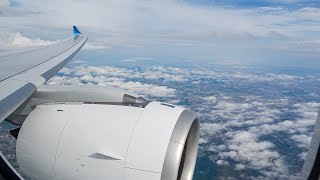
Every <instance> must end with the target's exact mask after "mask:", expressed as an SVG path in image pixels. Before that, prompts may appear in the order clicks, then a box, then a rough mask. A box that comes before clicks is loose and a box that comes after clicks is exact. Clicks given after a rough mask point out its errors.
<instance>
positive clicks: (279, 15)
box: [0, 0, 320, 68]
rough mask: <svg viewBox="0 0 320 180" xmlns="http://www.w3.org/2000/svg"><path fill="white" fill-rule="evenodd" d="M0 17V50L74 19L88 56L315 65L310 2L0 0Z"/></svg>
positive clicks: (47, 37) (317, 44)
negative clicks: (87, 38) (83, 35)
mask: <svg viewBox="0 0 320 180" xmlns="http://www.w3.org/2000/svg"><path fill="white" fill-rule="evenodd" d="M0 15H1V16H0V23H1V26H0V32H1V35H0V48H2V49H6V48H16V47H25V46H34V45H46V44H50V43H52V42H55V41H56V40H57V39H64V38H66V37H68V36H70V35H71V33H72V31H71V26H72V25H77V26H78V27H79V29H80V31H82V32H83V33H84V34H86V35H87V36H88V37H89V41H88V43H87V45H86V46H85V48H84V49H85V50H87V51H89V52H92V53H91V54H90V53H88V56H97V54H98V55H99V56H100V58H103V59H105V60H108V58H109V59H112V58H114V59H126V58H149V59H155V60H161V61H170V60H176V61H192V62H197V61H199V62H219V63H227V64H228V63H232V64H236V63H240V64H241V63H251V64H257V65H268V64H275V65H277V64H279V65H283V66H295V67H300V66H307V67H313V68H314V67H315V66H317V65H320V63H319V60H318V59H319V53H320V26H319V24H320V3H319V2H318V1H316V0H257V1H250V0H228V1H222V0H199V1H198V0H197V1H196V0H161V1H152V0H149V1H148V0H120V1H119V0H108V1H100V0H91V1H85V0H79V1H72V0H56V1H47V0H42V1H34V0H24V1H16V0H10V1H8V0H0ZM99 53H100V54H99ZM92 54H94V55H92ZM93 63H94V62H93Z"/></svg>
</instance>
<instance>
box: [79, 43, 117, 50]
mask: <svg viewBox="0 0 320 180" xmlns="http://www.w3.org/2000/svg"><path fill="white" fill-rule="evenodd" d="M110 48H111V47H108V46H106V45H104V44H99V43H91V42H87V43H86V44H85V45H84V46H83V49H84V50H106V49H110Z"/></svg>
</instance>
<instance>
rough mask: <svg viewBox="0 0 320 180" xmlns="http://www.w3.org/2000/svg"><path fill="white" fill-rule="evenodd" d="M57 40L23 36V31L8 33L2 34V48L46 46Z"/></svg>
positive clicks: (0, 44)
mask: <svg viewBox="0 0 320 180" xmlns="http://www.w3.org/2000/svg"><path fill="white" fill-rule="evenodd" d="M57 42H58V41H49V40H42V39H40V38H35V39H33V38H29V37H26V36H23V35H22V34H21V33H15V34H12V33H8V34H2V35H1V36H0V48H2V49H5V48H11V49H13V48H25V47H36V46H46V45H50V44H53V43H57Z"/></svg>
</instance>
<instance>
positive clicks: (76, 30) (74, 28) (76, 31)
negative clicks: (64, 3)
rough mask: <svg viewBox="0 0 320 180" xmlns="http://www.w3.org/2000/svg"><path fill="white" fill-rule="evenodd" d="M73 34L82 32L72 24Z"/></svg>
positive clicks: (76, 34)
mask: <svg viewBox="0 0 320 180" xmlns="http://www.w3.org/2000/svg"><path fill="white" fill-rule="evenodd" d="M73 34H74V35H75V36H78V35H80V34H82V33H81V32H80V31H79V30H78V28H77V26H73Z"/></svg>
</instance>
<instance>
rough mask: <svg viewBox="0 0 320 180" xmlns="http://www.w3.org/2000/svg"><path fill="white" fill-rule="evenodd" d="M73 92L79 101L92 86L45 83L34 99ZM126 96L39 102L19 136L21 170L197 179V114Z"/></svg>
mask: <svg viewBox="0 0 320 180" xmlns="http://www.w3.org/2000/svg"><path fill="white" fill-rule="evenodd" d="M58 91H65V92H63V93H62V92H58ZM67 91H68V92H73V95H75V94H77V93H78V95H77V96H74V97H76V98H75V99H79V97H82V98H83V97H84V96H82V95H81V92H83V94H87V92H88V89H85V90H81V88H78V87H77V91H72V88H65V89H64V88H63V87H62V88H59V89H55V90H54V91H51V90H48V88H44V89H43V90H42V91H41V89H40V91H39V92H38V97H37V95H35V96H34V97H35V98H36V97H37V98H38V100H39V95H40V96H43V97H46V98H48V97H51V99H52V98H53V99H55V98H56V99H59V98H57V97H58V95H57V94H59V96H60V95H62V94H67V93H68V92H67ZM49 92H55V93H57V92H58V93H57V94H55V95H54V94H53V95H50V96H48V93H49ZM104 92H106V91H104ZM110 92H111V91H110ZM112 92H114V91H112ZM49 94H50V93H49ZM97 94H99V93H97ZM118 95H119V94H118ZM121 96H122V101H123V102H122V103H107V102H105V103H103V102H99V103H96V102H84V101H86V100H84V99H82V100H81V101H83V102H78V101H73V102H50V103H43V101H42V103H40V104H38V105H36V106H33V108H32V109H33V110H32V112H31V113H30V114H28V116H27V118H26V119H25V120H24V122H23V124H22V127H21V129H20V132H19V135H18V138H17V145H16V146H17V147H16V150H17V151H16V153H17V160H18V163H19V166H20V167H21V169H23V170H24V171H25V172H26V173H27V175H28V176H30V177H31V178H32V179H113V180H117V179H119V180H120V179H121V180H122V179H124V180H137V179H139V180H143V179H145V180H176V179H184V180H191V179H192V176H193V172H194V168H195V163H196V157H197V150H198V140H199V120H198V118H197V116H196V114H195V113H193V112H191V111H190V110H188V109H185V108H182V107H178V106H175V105H171V104H167V103H161V102H149V101H146V100H145V99H143V98H136V97H134V96H130V95H127V94H123V95H121ZM65 97H70V96H65ZM113 97H115V96H113ZM119 97H120V95H119ZM85 98H90V97H85ZM40 99H41V98H40ZM44 99H45V98H44ZM80 99H81V98H80ZM61 100H62V99H61V98H60V99H59V101H61ZM51 101H52V100H51ZM68 101H71V100H70V99H69V100H68ZM38 102H39V101H38Z"/></svg>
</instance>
